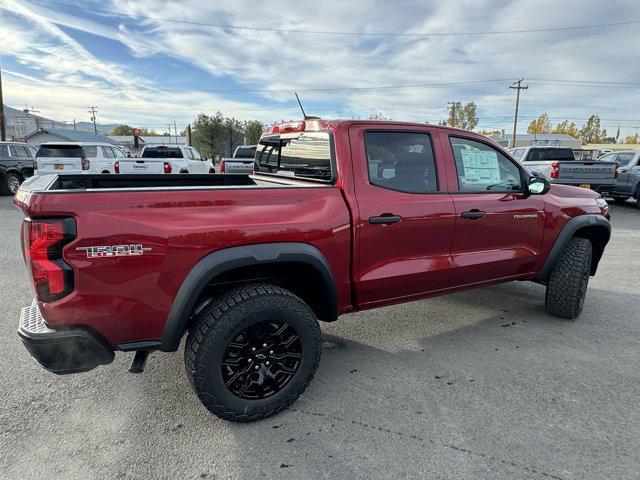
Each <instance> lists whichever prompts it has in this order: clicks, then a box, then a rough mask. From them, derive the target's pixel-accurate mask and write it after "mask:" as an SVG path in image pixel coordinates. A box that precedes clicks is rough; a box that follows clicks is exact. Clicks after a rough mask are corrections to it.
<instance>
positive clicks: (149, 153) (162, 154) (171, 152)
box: [141, 146, 183, 158]
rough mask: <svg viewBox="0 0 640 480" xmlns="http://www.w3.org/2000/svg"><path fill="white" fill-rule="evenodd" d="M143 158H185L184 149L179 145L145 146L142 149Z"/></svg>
mask: <svg viewBox="0 0 640 480" xmlns="http://www.w3.org/2000/svg"><path fill="white" fill-rule="evenodd" d="M141 157H142V158H183V155H182V150H180V148H179V147H164V146H158V147H145V148H144V150H143V151H142V155H141Z"/></svg>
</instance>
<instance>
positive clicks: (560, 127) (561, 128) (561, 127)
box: [551, 120, 580, 138]
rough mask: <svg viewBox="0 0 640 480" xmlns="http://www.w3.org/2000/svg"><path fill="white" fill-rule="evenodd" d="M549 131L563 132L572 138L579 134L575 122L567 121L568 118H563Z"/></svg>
mask: <svg viewBox="0 0 640 480" xmlns="http://www.w3.org/2000/svg"><path fill="white" fill-rule="evenodd" d="M551 133H564V134H566V135H569V136H571V137H573V138H578V136H579V135H580V132H578V127H576V124H575V123H573V122H569V120H564V121H562V122H560V123H558V124H557V125H556V126H555V127H554V128H553V131H552V132H551Z"/></svg>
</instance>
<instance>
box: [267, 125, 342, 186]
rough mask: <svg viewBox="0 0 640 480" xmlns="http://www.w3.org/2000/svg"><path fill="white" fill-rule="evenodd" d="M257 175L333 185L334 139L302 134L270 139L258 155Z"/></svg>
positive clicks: (325, 134)
mask: <svg viewBox="0 0 640 480" xmlns="http://www.w3.org/2000/svg"><path fill="white" fill-rule="evenodd" d="M255 163H256V168H255V170H256V172H259V173H267V174H273V175H281V176H287V177H296V178H302V179H306V180H316V181H322V182H331V181H332V180H334V176H335V166H334V165H335V162H334V149H333V135H332V134H331V133H330V132H327V131H309V132H307V131H302V132H300V133H285V134H282V135H280V134H274V135H267V136H265V137H263V138H262V139H260V143H259V145H258V147H257V149H256V154H255Z"/></svg>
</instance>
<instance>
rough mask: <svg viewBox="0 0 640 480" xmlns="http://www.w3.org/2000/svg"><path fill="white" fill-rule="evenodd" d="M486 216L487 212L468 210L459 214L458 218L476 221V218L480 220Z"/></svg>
mask: <svg viewBox="0 0 640 480" xmlns="http://www.w3.org/2000/svg"><path fill="white" fill-rule="evenodd" d="M486 214H487V212H483V211H482V210H477V209H475V208H474V209H473V210H469V211H468V212H462V213H461V214H460V217H462V218H468V219H470V220H477V219H478V218H482V217H484V216H485V215H486Z"/></svg>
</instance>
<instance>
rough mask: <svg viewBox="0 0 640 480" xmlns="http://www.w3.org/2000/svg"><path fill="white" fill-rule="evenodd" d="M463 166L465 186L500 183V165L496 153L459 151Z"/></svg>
mask: <svg viewBox="0 0 640 480" xmlns="http://www.w3.org/2000/svg"><path fill="white" fill-rule="evenodd" d="M460 154H461V155H462V164H463V165H464V183H465V184H467V185H469V184H470V185H493V184H494V183H500V181H501V179H500V164H499V163H498V154H497V153H496V152H487V151H482V150H470V149H465V150H461V151H460Z"/></svg>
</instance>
